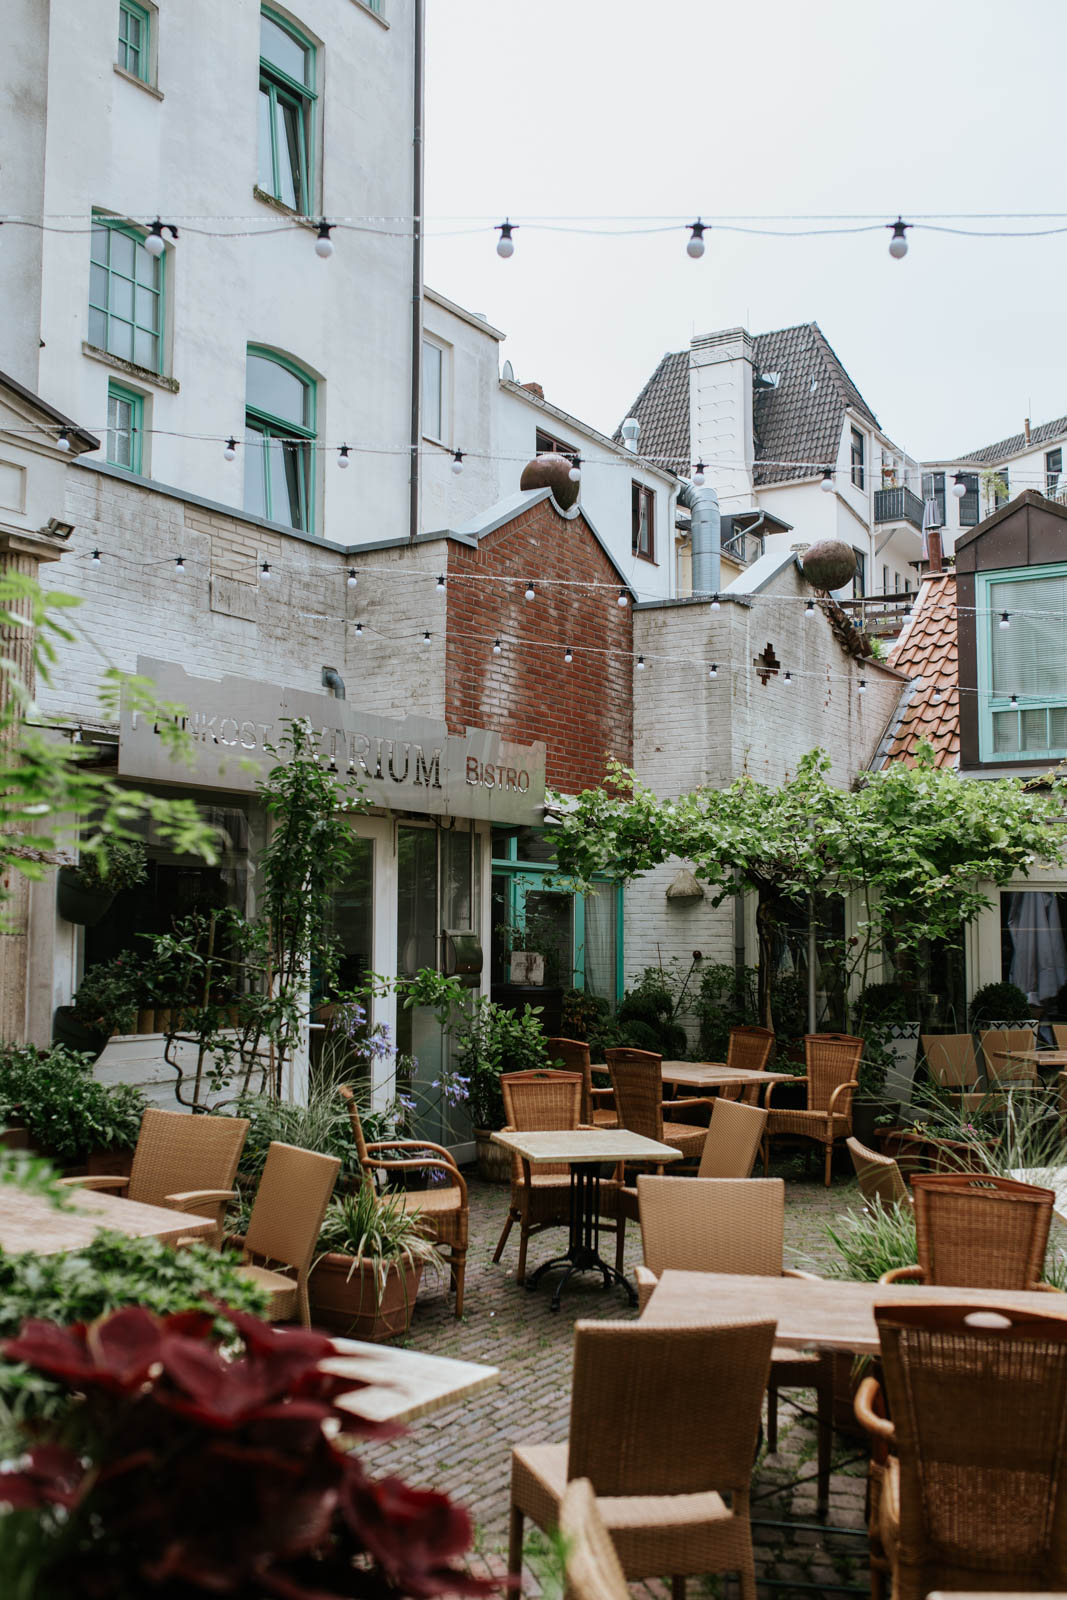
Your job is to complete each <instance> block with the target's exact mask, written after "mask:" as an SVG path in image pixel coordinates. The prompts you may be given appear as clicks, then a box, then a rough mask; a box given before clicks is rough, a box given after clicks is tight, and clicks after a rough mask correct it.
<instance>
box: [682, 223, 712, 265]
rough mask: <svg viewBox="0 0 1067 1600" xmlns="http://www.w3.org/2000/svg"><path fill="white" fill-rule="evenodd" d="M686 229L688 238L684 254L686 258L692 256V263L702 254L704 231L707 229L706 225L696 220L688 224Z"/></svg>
mask: <svg viewBox="0 0 1067 1600" xmlns="http://www.w3.org/2000/svg"><path fill="white" fill-rule="evenodd" d="M687 227H688V228H689V238H688V240H687V241H686V246H685V253H686V255H687V256H692V258H693V260H694V261H699V260H700V257H701V256H702V255H703V254H704V248H705V247H704V230H705V228H706V227H707V223H704V222H701V221H699V219H698V220H697V221H696V222H690V223H688V224H687Z"/></svg>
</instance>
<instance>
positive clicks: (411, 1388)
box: [319, 1339, 500, 1422]
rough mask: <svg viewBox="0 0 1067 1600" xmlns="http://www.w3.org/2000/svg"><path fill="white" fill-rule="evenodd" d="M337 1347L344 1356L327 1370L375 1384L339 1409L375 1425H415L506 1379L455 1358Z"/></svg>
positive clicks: (338, 1342)
mask: <svg viewBox="0 0 1067 1600" xmlns="http://www.w3.org/2000/svg"><path fill="white" fill-rule="evenodd" d="M333 1343H334V1349H335V1350H336V1351H337V1352H338V1353H337V1355H336V1356H331V1357H328V1358H327V1360H325V1361H320V1362H319V1366H320V1367H321V1368H322V1370H323V1371H324V1372H335V1373H338V1374H339V1375H340V1376H341V1377H342V1378H353V1379H356V1378H360V1379H363V1380H365V1381H366V1382H367V1383H368V1384H369V1385H370V1387H369V1388H366V1389H354V1390H353V1391H352V1393H351V1394H345V1395H341V1396H340V1398H339V1399H338V1401H337V1404H338V1405H339V1406H341V1407H342V1408H343V1409H344V1410H345V1411H351V1412H352V1413H353V1415H354V1416H359V1417H366V1418H367V1419H368V1420H369V1421H371V1422H414V1420H415V1418H416V1417H424V1416H426V1415H427V1413H428V1412H430V1411H440V1409H441V1408H442V1406H448V1405H452V1404H454V1402H455V1401H457V1400H469V1399H470V1397H471V1395H473V1394H477V1393H478V1392H479V1391H480V1390H482V1389H487V1388H488V1387H489V1385H490V1384H492V1383H496V1382H498V1380H499V1378H500V1369H499V1368H498V1367H483V1366H481V1365H480V1364H479V1363H478V1362H476V1361H454V1360H452V1358H451V1357H449V1356H432V1355H426V1354H425V1353H424V1352H423V1351H421V1350H398V1349H396V1348H394V1346H392V1345H387V1344H365V1343H364V1342H363V1341H362V1340H360V1339H335V1340H334V1341H333Z"/></svg>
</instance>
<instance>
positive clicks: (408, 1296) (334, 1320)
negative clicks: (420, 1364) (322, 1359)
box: [308, 1251, 422, 1342]
mask: <svg viewBox="0 0 1067 1600" xmlns="http://www.w3.org/2000/svg"><path fill="white" fill-rule="evenodd" d="M421 1277H422V1266H421V1264H420V1265H418V1266H415V1267H408V1268H407V1269H405V1270H404V1271H403V1272H401V1271H400V1270H398V1268H396V1267H391V1268H390V1269H389V1275H388V1277H387V1278H386V1280H385V1292H384V1294H383V1295H382V1298H381V1303H380V1304H378V1303H377V1285H376V1283H375V1278H374V1272H373V1269H372V1268H371V1267H370V1266H369V1265H368V1266H364V1264H363V1263H362V1262H361V1261H357V1259H356V1258H355V1256H348V1255H340V1254H338V1253H336V1252H335V1251H330V1252H328V1253H327V1254H326V1255H323V1256H320V1257H319V1259H318V1261H316V1263H315V1265H314V1266H313V1267H312V1269H311V1276H310V1278H309V1279H308V1295H309V1298H310V1301H311V1321H312V1325H313V1326H314V1327H316V1328H326V1329H327V1330H328V1331H329V1332H330V1333H343V1334H345V1335H346V1337H348V1338H350V1339H371V1340H374V1341H375V1342H377V1341H379V1340H382V1339H394V1338H396V1337H397V1335H398V1334H403V1333H406V1332H407V1331H408V1328H409V1327H410V1325H411V1315H412V1312H413V1311H414V1309H415V1296H416V1295H417V1294H418V1292H419V1280H420V1278H421Z"/></svg>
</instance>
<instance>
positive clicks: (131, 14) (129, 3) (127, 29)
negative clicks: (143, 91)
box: [118, 0, 152, 83]
mask: <svg viewBox="0 0 1067 1600" xmlns="http://www.w3.org/2000/svg"><path fill="white" fill-rule="evenodd" d="M151 51H152V13H151V12H150V11H149V10H148V9H147V7H145V6H139V5H138V4H137V0H119V50H118V64H119V66H120V67H121V68H122V70H123V72H128V73H129V74H130V76H131V77H134V78H140V80H141V82H142V83H148V81H149V76H150V74H151V71H152V55H151Z"/></svg>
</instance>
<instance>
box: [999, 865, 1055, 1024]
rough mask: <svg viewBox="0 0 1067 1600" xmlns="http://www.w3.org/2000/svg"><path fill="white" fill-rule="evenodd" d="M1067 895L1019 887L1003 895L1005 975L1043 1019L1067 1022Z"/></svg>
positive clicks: (1001, 924)
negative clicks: (1065, 1020)
mask: <svg viewBox="0 0 1067 1600" xmlns="http://www.w3.org/2000/svg"><path fill="white" fill-rule="evenodd" d="M1065 930H1067V893H1058V892H1057V891H1055V890H1051V889H1020V890H1015V891H1013V892H1012V893H1010V894H1009V893H1006V892H1005V893H1003V894H1002V895H1001V897H1000V950H1001V977H1002V978H1003V979H1004V980H1005V981H1006V982H1008V983H1014V984H1016V985H1017V986H1018V987H1019V988H1020V989H1021V990H1022V991H1023V993H1024V994H1025V996H1026V998H1027V1000H1029V1002H1030V1004H1031V1005H1032V1006H1034V1007H1035V1008H1040V1012H1041V1015H1042V1016H1043V1017H1045V1018H1047V1019H1049V1020H1054V1021H1059V1020H1064V1019H1067V940H1065V937H1064V935H1065Z"/></svg>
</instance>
